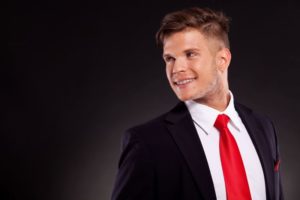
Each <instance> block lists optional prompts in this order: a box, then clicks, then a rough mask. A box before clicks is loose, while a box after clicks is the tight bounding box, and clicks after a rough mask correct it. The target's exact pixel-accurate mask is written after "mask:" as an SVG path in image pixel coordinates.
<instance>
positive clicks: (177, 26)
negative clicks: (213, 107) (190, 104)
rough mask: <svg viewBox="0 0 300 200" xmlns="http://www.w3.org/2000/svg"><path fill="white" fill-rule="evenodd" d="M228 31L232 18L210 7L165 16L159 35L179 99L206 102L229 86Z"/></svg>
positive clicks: (171, 80) (168, 71)
mask: <svg viewBox="0 0 300 200" xmlns="http://www.w3.org/2000/svg"><path fill="white" fill-rule="evenodd" d="M228 31H229V19H228V18H227V17H226V16H225V15H224V14H223V13H221V12H215V11H212V10H210V9H201V8H189V9H185V10H182V11H177V12H173V13H170V14H168V15H166V16H165V17H164V19H163V20H162V24H161V27H160V29H159V31H158V32H157V34H156V39H157V42H158V43H159V44H161V45H162V47H163V57H164V60H165V63H166V72H167V77H168V79H169V82H170V85H171V87H172V89H173V90H174V92H175V93H176V95H177V96H178V98H179V99H180V100H182V101H185V100H196V101H197V100H199V101H200V102H204V103H205V101H209V100H210V99H214V100H215V99H216V98H219V97H218V95H220V94H222V93H224V92H225V91H227V90H228V83H227V68H228V66H229V63H230V60H231V54H230V51H229V40H228Z"/></svg>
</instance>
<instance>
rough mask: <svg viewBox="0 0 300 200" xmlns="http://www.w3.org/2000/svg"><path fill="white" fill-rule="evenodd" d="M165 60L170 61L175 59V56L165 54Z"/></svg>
mask: <svg viewBox="0 0 300 200" xmlns="http://www.w3.org/2000/svg"><path fill="white" fill-rule="evenodd" d="M164 60H165V62H166V63H168V62H171V61H174V60H175V58H174V57H172V56H165V57H164Z"/></svg>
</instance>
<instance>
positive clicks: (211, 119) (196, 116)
mask: <svg viewBox="0 0 300 200" xmlns="http://www.w3.org/2000/svg"><path fill="white" fill-rule="evenodd" d="M229 93H230V100H229V104H228V106H227V108H226V109H225V110H224V111H223V112H220V111H218V110H216V109H214V108H211V107H209V106H206V105H204V104H200V103H197V102H195V101H193V100H188V101H185V104H186V106H187V108H188V110H189V112H190V114H191V116H192V119H193V120H194V122H195V123H196V124H197V125H198V126H199V127H200V128H201V129H202V130H203V131H204V132H205V133H206V134H209V133H210V132H211V131H212V129H214V128H215V127H214V123H215V121H216V118H217V116H218V115H219V114H226V115H227V116H228V117H229V118H230V121H229V123H231V125H232V126H233V127H234V128H235V129H236V130H237V131H240V130H241V127H240V118H239V116H238V113H237V112H236V110H235V108H234V97H233V94H232V93H231V92H229Z"/></svg>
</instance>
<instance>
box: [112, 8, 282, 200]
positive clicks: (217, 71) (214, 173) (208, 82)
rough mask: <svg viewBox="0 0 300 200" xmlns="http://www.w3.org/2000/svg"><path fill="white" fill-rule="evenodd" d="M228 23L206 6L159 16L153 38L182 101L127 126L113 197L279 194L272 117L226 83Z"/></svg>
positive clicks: (256, 199)
mask: <svg viewBox="0 0 300 200" xmlns="http://www.w3.org/2000/svg"><path fill="white" fill-rule="evenodd" d="M228 30H229V20H228V18H227V17H226V16H225V15H224V14H223V13H221V12H216V11H213V10H210V9H201V8H189V9H185V10H181V11H177V12H173V13H170V14H168V15H166V16H165V18H164V19H163V21H162V24H161V27H160V29H159V31H158V33H157V40H158V42H159V43H160V44H161V45H162V47H163V58H164V61H165V64H166V73H167V77H168V80H169V84H170V86H171V88H172V89H173V91H174V92H175V94H176V95H177V97H178V98H179V99H180V100H181V101H182V102H180V103H179V104H178V105H177V106H176V107H175V108H174V109H172V110H171V111H170V112H168V113H166V114H164V115H162V116H160V117H158V118H156V119H154V120H152V121H150V122H147V123H145V124H142V125H139V126H136V127H134V128H131V129H129V130H128V131H127V132H126V133H125V135H124V141H123V152H122V155H121V158H120V162H119V171H118V175H117V179H116V183H115V188H114V191H113V195H112V199H114V200H125V199H133V200H146V199H147V200H156V199H157V200H177V199H178V200H183V199H184V200H196V199H197V200H200V199H205V200H213V199H218V200H220V199H229V200H233V199H234V200H248V199H253V200H265V199H268V200H279V199H283V195H282V189H281V178H280V175H279V163H280V160H279V153H278V144H277V138H276V133H275V130H274V127H273V124H272V122H271V121H270V120H269V119H268V118H267V117H265V116H263V115H260V114H257V113H255V112H253V111H252V110H250V109H249V108H247V107H245V106H243V105H241V104H238V103H236V102H234V98H233V94H232V93H231V92H230V90H229V86H228V79H227V74H228V67H229V64H230V60H231V53H230V50H229V40H228Z"/></svg>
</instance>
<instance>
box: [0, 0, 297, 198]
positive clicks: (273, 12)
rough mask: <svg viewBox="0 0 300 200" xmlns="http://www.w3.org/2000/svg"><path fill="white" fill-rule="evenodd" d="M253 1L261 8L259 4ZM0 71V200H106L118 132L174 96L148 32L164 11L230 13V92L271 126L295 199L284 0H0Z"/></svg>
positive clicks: (289, 39) (293, 90)
mask: <svg viewBox="0 0 300 200" xmlns="http://www.w3.org/2000/svg"><path fill="white" fill-rule="evenodd" d="M262 2H264V3H262ZM8 5H9V7H8V11H9V12H8V20H9V24H8V39H7V40H6V39H5V38H3V39H4V40H5V41H8V55H6V54H5V55H3V57H4V59H5V60H8V62H7V63H5V64H4V65H2V67H1V82H2V83H1V102H2V103H1V113H2V114H3V115H4V120H3V122H4V123H3V125H2V126H1V127H2V128H1V129H3V131H1V140H0V141H1V145H0V147H1V154H0V155H1V162H0V170H1V174H0V176H1V177H0V181H1V186H0V187H1V191H2V192H1V196H3V197H6V198H1V199H7V200H11V199H18V200H19V199H22V200H24V199H25V200H27V199H30V200H105V199H109V198H110V194H111V190H112V186H113V182H114V177H115V174H116V169H117V161H118V157H119V155H120V142H121V135H122V133H123V131H124V130H125V129H127V128H128V127H130V126H133V125H136V124H138V123H142V122H145V121H147V120H149V119H151V118H154V117H155V116H157V115H159V114H161V113H163V112H166V111H168V110H169V109H171V108H172V107H173V106H174V105H175V104H176V103H177V99H176V97H175V95H173V93H172V91H171V90H170V89H169V86H168V83H167V80H166V78H165V70H164V64H163V61H162V59H161V50H160V49H159V48H157V47H156V45H155V40H154V35H155V32H156V30H157V29H158V27H159V23H160V20H161V18H162V17H163V16H164V15H165V14H166V13H167V12H169V11H174V10H177V9H181V8H184V7H188V6H194V5H198V6H210V7H212V8H217V9H221V10H223V11H225V12H226V13H227V14H228V15H229V16H231V17H232V23H231V32H230V39H231V47H232V49H231V50H232V54H233V60H232V63H231V66H230V75H229V78H230V86H231V90H232V91H233V93H234V94H235V98H236V100H238V101H240V102H242V103H244V104H246V105H248V106H250V107H252V108H253V109H255V110H259V111H261V112H263V113H266V114H267V115H269V116H270V117H271V118H272V119H273V121H274V122H275V124H276V125H277V129H278V137H279V142H280V147H281V155H282V165H281V166H282V168H281V170H282V174H283V185H284V191H285V196H286V199H288V200H293V199H295V200H296V199H298V198H299V196H300V191H299V179H300V173H299V172H298V171H299V169H300V157H299V150H300V145H299V144H300V142H299V140H300V135H299V134H300V129H299V122H300V121H299V117H298V116H299V113H300V106H299V101H300V94H299V85H300V79H299V74H300V70H299V67H300V57H299V55H300V49H299V46H300V39H299V35H300V27H299V19H300V6H298V4H296V3H295V2H292V1H278V2H275V1H261V2H259V1H258V2H256V1H236V2H235V1H225V0H223V1H222V0H214V1H213V0H210V1H209V0H203V1H201V0H160V1H158V0H152V1H150V0H148V1H142V0H140V1H136V2H132V1H112V2H110V3H107V2H105V1H103V2H101V1H93V2H91V1H82V2H79V3H75V2H67V1H60V2H54V1H49V2H47V1H40V2H28V1H20V2H16V1H10V2H9V4H8Z"/></svg>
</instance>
